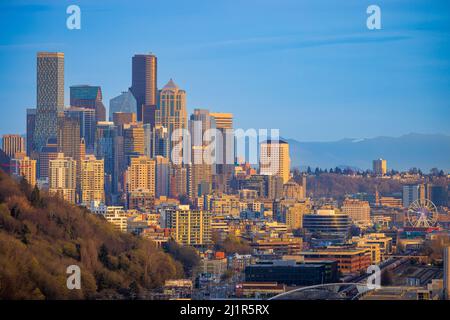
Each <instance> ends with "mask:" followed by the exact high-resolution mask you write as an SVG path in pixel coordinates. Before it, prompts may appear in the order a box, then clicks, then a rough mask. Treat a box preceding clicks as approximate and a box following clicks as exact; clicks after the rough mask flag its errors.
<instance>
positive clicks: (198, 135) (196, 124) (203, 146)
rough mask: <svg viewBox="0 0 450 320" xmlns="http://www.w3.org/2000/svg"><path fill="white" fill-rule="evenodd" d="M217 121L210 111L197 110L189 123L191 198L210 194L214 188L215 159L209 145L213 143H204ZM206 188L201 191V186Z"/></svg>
mask: <svg viewBox="0 0 450 320" xmlns="http://www.w3.org/2000/svg"><path fill="white" fill-rule="evenodd" d="M215 126H216V124H215V119H214V118H213V117H211V116H210V114H209V111H208V110H205V109H195V110H194V113H193V114H192V115H191V118H190V121H189V131H190V134H191V141H192V152H191V157H192V158H191V165H190V167H189V168H190V169H191V174H190V175H189V177H190V178H191V183H190V184H189V185H190V186H191V190H190V192H189V193H190V196H191V197H192V198H196V197H198V196H202V195H203V194H202V192H200V191H204V192H207V193H209V192H210V191H211V186H212V173H213V172H212V169H213V166H212V163H213V161H212V160H213V159H212V158H211V157H210V153H209V152H208V145H209V144H210V143H211V142H206V141H204V139H203V138H204V135H205V132H206V131H207V130H210V129H215ZM201 185H203V186H204V188H202V190H200V186H201Z"/></svg>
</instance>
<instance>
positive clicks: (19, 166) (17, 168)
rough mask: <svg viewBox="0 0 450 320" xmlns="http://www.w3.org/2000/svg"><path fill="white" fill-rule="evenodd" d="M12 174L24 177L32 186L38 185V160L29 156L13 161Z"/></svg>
mask: <svg viewBox="0 0 450 320" xmlns="http://www.w3.org/2000/svg"><path fill="white" fill-rule="evenodd" d="M10 172H11V175H13V176H16V177H24V178H25V180H27V181H28V183H29V184H30V185H31V186H34V185H36V160H32V159H30V158H29V157H27V156H22V157H20V158H16V159H11V161H10Z"/></svg>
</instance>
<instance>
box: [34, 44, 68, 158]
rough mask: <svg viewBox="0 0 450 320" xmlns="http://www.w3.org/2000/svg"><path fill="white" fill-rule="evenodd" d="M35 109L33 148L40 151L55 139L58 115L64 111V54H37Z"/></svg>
mask: <svg viewBox="0 0 450 320" xmlns="http://www.w3.org/2000/svg"><path fill="white" fill-rule="evenodd" d="M36 105H37V108H36V124H35V130H34V148H35V150H37V151H40V150H41V148H42V147H44V146H45V145H46V144H47V140H48V139H49V138H56V135H57V123H58V121H57V119H58V113H60V112H62V111H63V109H64V53H62V52H39V53H38V54H37V103H36Z"/></svg>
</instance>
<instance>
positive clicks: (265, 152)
mask: <svg viewBox="0 0 450 320" xmlns="http://www.w3.org/2000/svg"><path fill="white" fill-rule="evenodd" d="M290 165H291V159H290V157H289V144H288V143H287V142H286V141H283V140H267V141H264V142H262V143H261V145H260V153H259V170H260V174H262V175H276V176H280V177H282V178H283V183H286V182H288V181H289V179H290V176H291V171H290Z"/></svg>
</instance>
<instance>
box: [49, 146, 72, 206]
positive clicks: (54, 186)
mask: <svg viewBox="0 0 450 320" xmlns="http://www.w3.org/2000/svg"><path fill="white" fill-rule="evenodd" d="M49 162H50V165H49V192H50V193H51V194H54V195H56V196H58V197H60V198H61V199H64V200H66V201H68V202H71V203H75V202H76V188H77V162H76V161H75V160H73V159H72V158H70V157H65V156H64V154H62V153H59V154H58V156H57V158H56V159H54V160H50V161H49Z"/></svg>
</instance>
